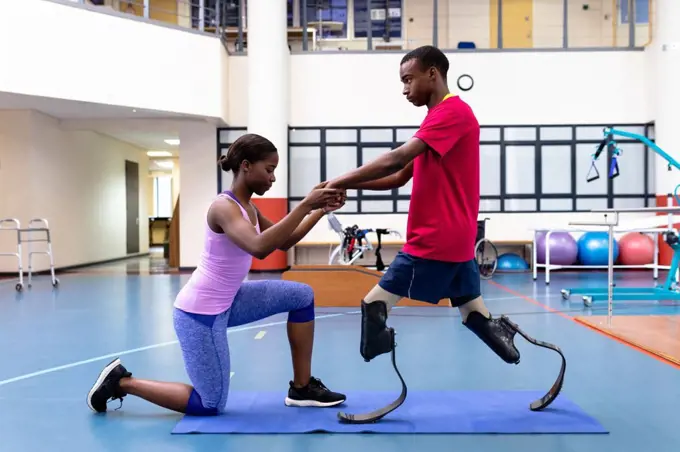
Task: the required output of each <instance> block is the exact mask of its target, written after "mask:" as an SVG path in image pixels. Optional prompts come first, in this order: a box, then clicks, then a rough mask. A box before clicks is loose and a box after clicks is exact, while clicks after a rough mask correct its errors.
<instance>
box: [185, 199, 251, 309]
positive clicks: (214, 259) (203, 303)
mask: <svg viewBox="0 0 680 452" xmlns="http://www.w3.org/2000/svg"><path fill="white" fill-rule="evenodd" d="M217 198H218V199H228V200H230V201H232V202H235V203H236V204H237V205H238V206H239V208H240V209H241V213H242V214H243V217H244V218H245V219H246V220H248V222H249V223H250V218H249V217H248V212H246V210H245V209H244V208H243V206H242V205H241V203H240V202H239V201H238V200H237V199H236V197H235V196H234V195H233V193H231V192H229V191H226V192H223V193H221V194H219V195H218V197H217ZM253 228H255V230H256V231H257V233H258V234H259V233H260V223H259V221H258V222H257V224H256V225H255V226H253ZM252 261H253V257H252V256H251V255H250V254H248V253H247V252H245V251H244V250H242V249H241V248H239V247H238V246H237V245H236V244H235V243H234V242H232V241H231V240H230V239H229V237H227V235H226V234H218V233H216V232H213V231H212V230H211V229H210V226H208V221H207V218H206V221H205V239H204V244H203V251H202V252H201V257H200V260H199V262H198V266H197V267H196V270H194V272H193V273H192V275H191V278H190V279H189V281H188V282H187V284H186V285H185V286H184V287H183V288H182V290H180V292H179V294H178V295H177V298H176V299H175V304H174V306H175V307H176V308H178V309H181V310H182V311H185V312H190V313H193V314H204V315H217V314H220V313H222V312H224V311H226V310H227V309H229V307H230V306H231V304H232V302H233V301H234V297H235V296H236V292H238V290H239V288H240V287H241V283H242V282H243V281H244V280H245V279H246V277H247V276H248V272H249V271H250V266H251V264H252Z"/></svg>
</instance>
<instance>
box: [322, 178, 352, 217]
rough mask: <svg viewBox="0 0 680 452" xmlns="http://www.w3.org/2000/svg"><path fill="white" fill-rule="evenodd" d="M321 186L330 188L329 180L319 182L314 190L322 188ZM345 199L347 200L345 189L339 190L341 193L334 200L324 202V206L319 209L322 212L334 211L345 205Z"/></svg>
mask: <svg viewBox="0 0 680 452" xmlns="http://www.w3.org/2000/svg"><path fill="white" fill-rule="evenodd" d="M322 188H326V189H330V188H331V186H330V182H329V181H323V182H321V183H320V184H317V185H316V186H315V187H314V190H318V189H322ZM346 201H347V190H341V194H340V195H339V196H338V197H336V198H335V199H334V200H332V201H329V202H328V204H326V206H325V207H323V208H322V209H321V210H322V211H323V213H330V212H334V211H336V210H338V209H340V208H342V206H344V205H345V202H346Z"/></svg>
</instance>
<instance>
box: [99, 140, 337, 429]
mask: <svg viewBox="0 0 680 452" xmlns="http://www.w3.org/2000/svg"><path fill="white" fill-rule="evenodd" d="M278 161H279V157H278V153H277V151H276V148H275V147H274V145H273V144H272V143H271V142H270V141H269V140H267V139H266V138H263V137H261V136H259V135H255V134H247V135H244V136H242V137H240V138H239V139H238V140H236V141H235V142H234V144H232V146H231V147H230V148H229V151H228V153H227V155H226V156H223V157H222V158H221V159H220V165H221V167H222V169H223V170H225V171H233V172H234V181H233V183H232V187H231V191H227V192H224V193H222V194H220V195H218V196H217V199H215V200H214V201H213V203H212V205H211V206H210V208H209V209H208V214H207V219H206V225H205V243H204V247H203V252H202V253H201V258H200V262H199V264H198V266H197V268H196V270H195V271H194V273H193V274H192V275H191V278H190V279H189V281H188V283H187V284H186V285H185V286H184V287H183V288H182V290H181V291H180V292H179V294H178V295H177V298H176V300H175V305H174V327H175V331H176V334H177V337H178V339H179V344H180V346H181V349H182V355H183V357H184V364H185V367H186V371H187V373H188V375H189V379H190V380H191V383H192V386H190V385H186V384H183V383H166V382H158V381H149V380H141V379H138V378H134V377H132V374H131V373H130V372H128V370H127V369H126V368H125V367H124V366H123V365H122V364H121V362H120V359H115V360H114V361H113V362H111V363H110V364H109V365H107V366H106V367H105V368H104V369H103V370H102V372H101V373H100V374H99V377H98V378H97V380H96V382H95V384H94V386H93V387H92V389H91V390H90V392H89V394H88V397H87V403H88V405H89V407H90V408H91V409H92V410H93V411H95V412H100V413H101V412H105V411H106V405H107V402H108V401H109V400H115V399H119V400H121V401H122V399H123V397H125V396H126V395H128V394H131V395H135V396H137V397H141V398H142V399H145V400H147V401H149V402H151V403H154V404H156V405H159V406H162V407H165V408H167V409H170V410H174V411H178V412H181V413H186V414H189V415H194V416H210V415H216V414H219V413H221V412H223V410H224V408H225V405H226V403H227V396H228V394H229V378H230V366H229V345H228V342H227V328H228V327H234V326H238V325H243V324H247V323H251V322H255V321H257V320H261V319H264V318H266V317H269V316H272V315H274V314H279V313H286V312H287V313H288V339H289V342H290V349H291V354H292V360H293V380H292V381H291V382H290V383H289V386H290V387H289V389H288V396H287V397H286V398H285V403H286V405H289V406H291V405H292V406H316V407H328V406H335V405H338V404H340V403H342V402H344V401H345V396H344V395H343V394H338V393H335V392H332V391H330V390H329V389H328V388H326V386H324V384H323V383H322V382H321V381H320V380H319V379H317V378H314V377H313V376H312V375H311V360H312V344H313V340H314V293H313V291H312V289H311V288H310V287H309V286H307V285H305V284H301V283H296V282H292V281H283V280H262V281H244V280H245V278H246V276H247V274H248V272H249V270H250V266H251V262H252V258H253V256H255V257H257V258H264V257H266V256H267V255H269V254H271V253H272V252H273V251H275V250H277V249H283V250H285V249H287V248H290V247H291V246H293V245H295V244H296V243H297V242H298V241H299V240H300V239H302V237H304V236H305V234H307V233H308V232H309V231H310V229H311V228H312V227H313V226H314V224H316V223H317V222H318V221H319V220H320V219H321V218H322V217H323V215H324V213H325V212H329V211H331V210H336V209H338V208H339V207H341V206H342V205H343V203H344V199H345V198H344V190H339V189H322V188H316V189H314V190H312V191H311V192H310V193H309V194H308V195H307V197H306V198H305V199H304V201H302V202H301V203H300V204H299V205H298V206H297V207H296V208H295V209H293V210H292V211H291V212H290V213H289V214H288V215H287V216H286V217H285V218H284V219H283V220H281V221H280V222H278V223H276V224H272V222H271V221H270V220H268V219H267V218H266V217H264V216H263V215H262V214H261V213H260V212H259V211H258V210H257V208H255V206H254V205H253V204H252V203H251V201H250V199H251V197H252V195H253V193H257V194H258V195H262V194H264V193H265V192H266V191H267V190H269V189H270V188H271V186H272V184H273V183H274V181H275V178H274V170H275V169H276V167H277V164H278ZM312 211H314V212H312ZM310 212H312V214H311V215H309V216H308V218H307V219H305V217H307V214H309V213H310ZM303 220H304V221H303Z"/></svg>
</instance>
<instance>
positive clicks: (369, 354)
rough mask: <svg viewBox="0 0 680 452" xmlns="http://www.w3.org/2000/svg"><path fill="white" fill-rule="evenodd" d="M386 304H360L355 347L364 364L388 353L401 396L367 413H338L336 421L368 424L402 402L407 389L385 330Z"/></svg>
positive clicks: (390, 336)
mask: <svg viewBox="0 0 680 452" xmlns="http://www.w3.org/2000/svg"><path fill="white" fill-rule="evenodd" d="M386 323H387V304H386V303H385V302H384V301H374V302H372V303H366V302H365V301H363V300H362V302H361V344H360V346H359V348H360V350H359V351H360V353H361V356H362V357H363V358H364V360H365V361H366V362H369V361H370V360H372V359H373V358H375V357H377V356H379V355H382V354H384V353H389V352H391V353H392V366H393V367H394V370H395V372H396V373H397V376H398V377H399V380H400V381H401V394H400V395H399V397H398V398H397V399H396V400H395V401H394V402H392V403H390V404H389V405H387V406H385V407H383V408H380V409H377V410H375V411H371V412H370V413H362V414H349V413H344V412H342V411H341V412H339V413H338V419H340V421H341V422H344V423H347V424H368V423H372V422H377V421H378V420H380V419H381V418H383V417H384V416H386V415H387V414H389V413H391V412H392V411H394V410H396V409H397V408H399V407H400V406H401V405H402V404H403V403H404V401H405V400H406V394H407V392H408V389H407V388H406V382H405V381H404V378H403V377H402V376H401V373H400V372H399V369H398V368H397V360H396V356H395V347H396V343H395V341H394V336H395V333H394V328H388V327H387V324H386Z"/></svg>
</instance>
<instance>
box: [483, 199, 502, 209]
mask: <svg viewBox="0 0 680 452" xmlns="http://www.w3.org/2000/svg"><path fill="white" fill-rule="evenodd" d="M500 210H501V202H500V200H498V199H480V200H479V211H480V212H500Z"/></svg>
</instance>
